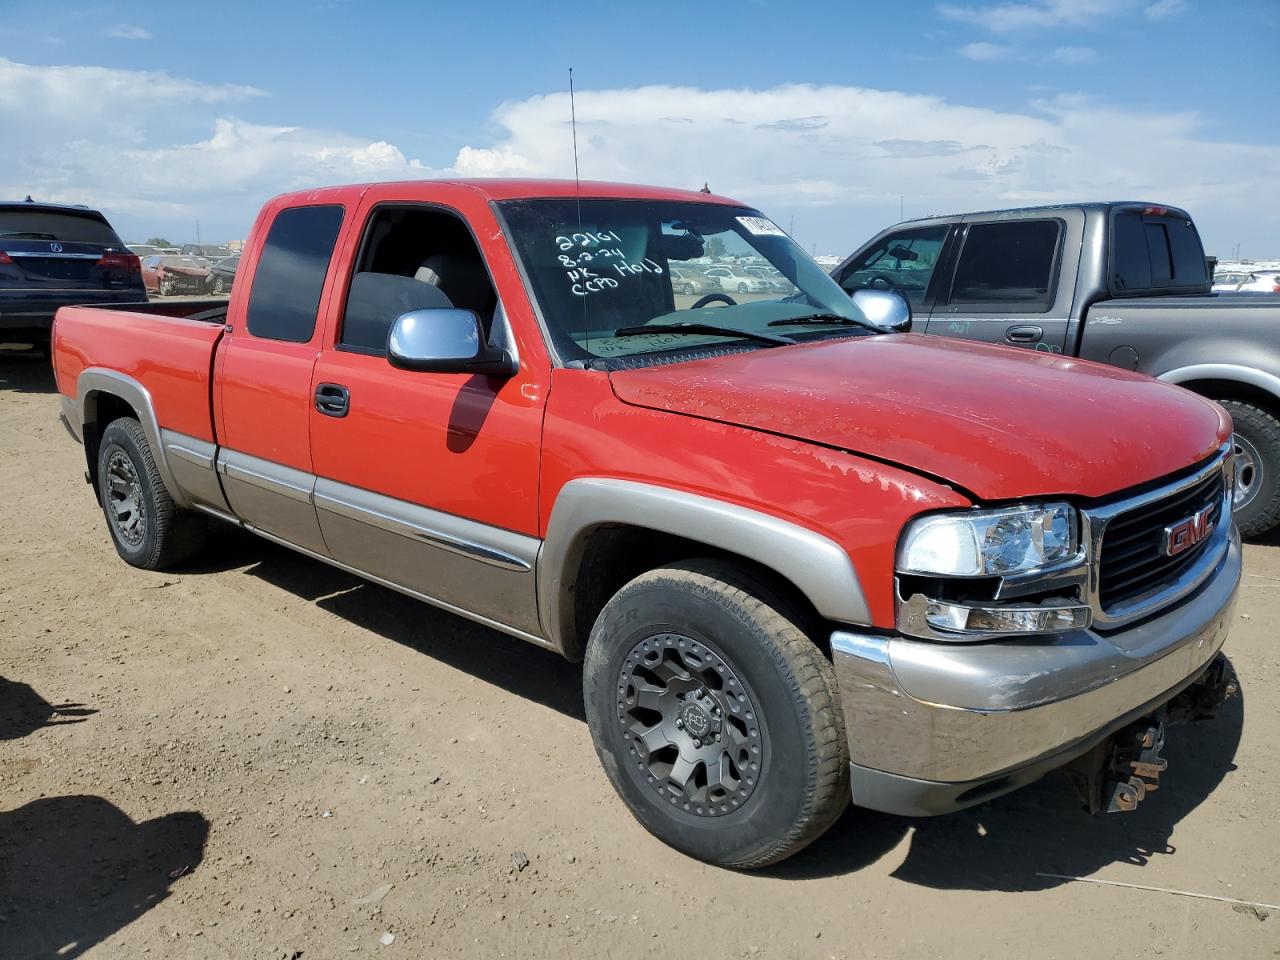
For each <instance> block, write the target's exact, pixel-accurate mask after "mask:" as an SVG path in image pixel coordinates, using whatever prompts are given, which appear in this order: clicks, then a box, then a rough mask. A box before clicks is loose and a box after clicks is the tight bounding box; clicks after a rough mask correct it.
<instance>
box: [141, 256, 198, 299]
mask: <svg viewBox="0 0 1280 960" xmlns="http://www.w3.org/2000/svg"><path fill="white" fill-rule="evenodd" d="M208 281H209V264H208V262H207V261H205V260H201V259H200V258H198V257H184V256H175V255H171V254H153V255H152V256H150V257H145V258H144V259H143V261H142V282H143V283H144V284H146V287H147V290H148V291H151V292H153V293H158V294H161V295H162V296H166V297H168V296H172V295H174V294H177V293H204V292H205V291H206V289H207V287H208Z"/></svg>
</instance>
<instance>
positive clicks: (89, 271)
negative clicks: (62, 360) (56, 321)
mask: <svg viewBox="0 0 1280 960" xmlns="http://www.w3.org/2000/svg"><path fill="white" fill-rule="evenodd" d="M146 299H147V291H146V288H144V287H143V285H142V267H141V264H140V263H139V261H138V258H137V256H136V255H134V254H133V253H131V252H130V251H129V250H128V249H126V248H125V245H124V243H123V242H122V241H121V240H120V237H119V236H117V235H116V232H115V231H114V230H112V229H111V224H109V223H107V219H106V217H104V216H103V215H102V214H100V213H98V211H96V210H90V209H89V208H88V207H80V206H63V205H62V204H54V203H36V202H34V201H33V200H31V198H30V197H28V198H27V199H26V200H25V201H20V202H4V201H0V342H3V343H29V344H32V345H34V346H36V347H37V348H39V349H42V350H47V349H48V346H49V330H50V328H51V327H52V326H53V315H54V313H55V312H56V311H57V309H58V308H59V307H64V306H67V305H68V304H103V303H145V302H146Z"/></svg>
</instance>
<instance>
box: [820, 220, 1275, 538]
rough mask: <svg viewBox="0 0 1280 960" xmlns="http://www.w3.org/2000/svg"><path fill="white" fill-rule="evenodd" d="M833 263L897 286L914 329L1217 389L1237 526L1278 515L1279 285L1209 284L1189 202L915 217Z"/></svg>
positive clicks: (1251, 529) (1246, 529) (857, 284)
mask: <svg viewBox="0 0 1280 960" xmlns="http://www.w3.org/2000/svg"><path fill="white" fill-rule="evenodd" d="M832 275H833V276H834V277H835V279H836V280H837V281H838V282H839V283H840V285H841V286H842V287H844V289H845V290H846V291H848V292H849V293H853V292H854V291H855V290H858V289H862V288H866V287H872V288H878V289H885V290H896V291H898V292H899V293H901V294H902V295H903V296H905V297H906V298H907V300H908V302H910V304H911V308H912V316H913V329H915V330H916V331H917V332H926V333H933V334H940V335H942V336H946V337H963V338H967V339H971V340H985V341H987V342H988V343H1001V344H1008V345H1010V346H1015V347H1023V348H1025V349H1028V350H1039V351H1043V352H1046V353H1061V354H1064V355H1067V356H1072V357H1081V358H1083V359H1085V360H1096V361H1099V362H1101V363H1109V364H1111V365H1113V366H1117V367H1124V368H1125V369H1126V370H1140V371H1142V372H1143V373H1147V374H1150V375H1151V376H1153V377H1158V378H1159V379H1161V380H1166V381H1168V382H1170V383H1177V384H1180V385H1181V386H1184V387H1187V388H1188V389H1190V390H1194V391H1195V392H1196V393H1200V394H1203V395H1204V396H1207V397H1211V398H1212V399H1214V400H1216V401H1218V402H1219V403H1221V404H1222V405H1223V406H1224V407H1225V408H1226V409H1227V410H1228V411H1229V412H1230V414H1231V416H1232V419H1233V420H1234V422H1235V431H1236V433H1235V438H1236V442H1235V447H1236V486H1235V516H1236V521H1237V523H1238V524H1239V526H1240V530H1241V532H1243V533H1244V534H1246V535H1256V534H1260V533H1263V532H1265V531H1267V530H1270V529H1272V528H1273V527H1275V526H1277V525H1278V524H1280V297H1277V296H1272V295H1266V294H1235V293H1228V294H1217V293H1211V292H1210V291H1209V287H1210V283H1211V278H1210V275H1209V270H1208V268H1207V266H1206V264H1205V256H1204V249H1203V247H1202V246H1201V243H1200V236H1199V234H1198V233H1197V232H1196V228H1195V224H1193V223H1192V221H1191V218H1190V217H1189V216H1188V215H1187V213H1186V212H1185V211H1183V210H1179V209H1177V208H1175V207H1169V206H1164V205H1160V204H1152V203H1134V202H1126V203H1081V204H1063V205H1061V206H1045V207H1025V208H1022V209H1017V210H995V211H989V212H986V213H965V214H956V215H953V216H945V217H928V218H925V219H921V220H911V221H908V222H905V223H899V224H897V225H896V226H893V227H890V228H888V229H887V230H884V231H882V232H880V233H879V234H877V235H876V236H875V237H873V238H872V239H871V240H870V241H869V242H868V243H867V244H865V245H864V246H863V247H862V248H861V249H859V250H858V251H857V252H855V253H854V254H853V255H852V256H850V257H849V258H848V259H846V260H845V261H844V262H843V263H842V264H840V266H838V267H837V268H836V269H835V270H834V271H832ZM1106 415H1107V412H1106V411H1105V410H1099V411H1098V412H1097V416H1098V417H1099V418H1104V417H1106Z"/></svg>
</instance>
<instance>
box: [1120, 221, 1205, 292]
mask: <svg viewBox="0 0 1280 960" xmlns="http://www.w3.org/2000/svg"><path fill="white" fill-rule="evenodd" d="M1209 282H1210V281H1209V268H1208V265H1207V264H1206V263H1205V259H1204V247H1203V246H1201V244H1200V235H1199V233H1197V232H1196V228H1195V225H1194V224H1193V223H1192V222H1191V221H1190V220H1189V219H1188V218H1187V217H1186V216H1185V215H1183V214H1181V213H1180V212H1178V211H1172V210H1168V209H1167V208H1164V207H1145V208H1127V209H1125V208H1121V209H1118V210H1116V211H1115V212H1114V213H1113V215H1112V227H1111V260H1110V287H1111V292H1112V293H1113V294H1115V295H1116V296H1124V295H1126V294H1130V295H1131V294H1136V293H1149V292H1153V291H1161V290H1182V291H1186V292H1188V293H1196V292H1202V291H1204V290H1207V289H1208V288H1209Z"/></svg>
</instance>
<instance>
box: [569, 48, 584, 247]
mask: <svg viewBox="0 0 1280 960" xmlns="http://www.w3.org/2000/svg"><path fill="white" fill-rule="evenodd" d="M569 127H570V128H571V129H572V130H573V189H574V192H575V193H577V194H579V195H581V193H582V181H580V180H579V179H578V111H577V109H576V107H575V105H574V102H573V67H570V68H569ZM578 220H579V223H578V226H579V227H581V226H582V223H581V220H582V208H581V206H579V208H578Z"/></svg>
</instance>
